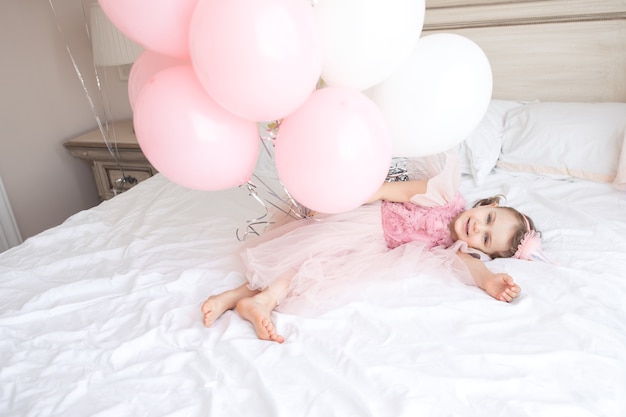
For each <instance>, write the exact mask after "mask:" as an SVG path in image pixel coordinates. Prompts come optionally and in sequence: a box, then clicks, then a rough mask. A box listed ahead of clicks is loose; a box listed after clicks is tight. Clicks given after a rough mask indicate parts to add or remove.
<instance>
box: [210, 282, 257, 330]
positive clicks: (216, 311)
mask: <svg viewBox="0 0 626 417" xmlns="http://www.w3.org/2000/svg"><path fill="white" fill-rule="evenodd" d="M257 293H258V291H256V290H250V289H248V287H247V286H246V285H242V286H240V287H238V288H236V289H234V290H229V291H225V292H223V293H221V294H217V295H212V296H210V297H209V298H207V300H206V301H205V302H204V303H203V304H202V314H203V319H202V323H203V324H204V327H210V326H211V325H212V324H213V323H215V320H217V319H218V317H220V316H221V315H222V314H224V312H225V311H226V310H231V309H233V308H235V306H236V305H237V302H238V301H239V300H241V299H243V298H246V297H251V296H253V295H255V294H257Z"/></svg>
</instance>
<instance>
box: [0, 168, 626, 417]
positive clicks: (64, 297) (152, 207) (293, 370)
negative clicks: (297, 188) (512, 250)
mask: <svg viewBox="0 0 626 417" xmlns="http://www.w3.org/2000/svg"><path fill="white" fill-rule="evenodd" d="M463 190H464V194H465V195H466V196H467V199H468V201H473V200H474V199H476V198H479V197H485V196H489V195H492V194H497V193H503V194H506V195H507V196H508V198H509V203H510V204H511V205H513V206H516V207H518V208H520V209H522V210H523V211H525V212H526V213H527V214H529V215H530V216H531V217H532V218H533V219H534V220H535V222H536V223H537V225H538V227H539V228H540V229H541V230H543V232H544V233H543V234H544V238H545V243H544V248H545V253H546V254H547V255H548V256H549V257H550V258H551V259H552V260H553V261H554V263H555V264H554V265H551V264H545V263H538V262H527V261H519V260H497V261H493V262H491V263H490V264H489V266H490V268H492V269H494V270H502V271H506V272H508V273H510V274H511V275H513V276H514V277H515V278H516V279H517V281H518V282H519V283H520V285H521V286H522V288H523V292H522V295H521V297H520V298H519V299H518V300H517V301H516V302H514V303H512V304H505V303H501V302H498V301H495V300H493V299H491V298H490V297H488V296H486V295H485V294H484V293H482V292H481V291H480V290H479V289H477V288H474V287H471V286H467V285H464V284H462V283H461V282H459V281H458V280H455V279H454V278H451V277H441V276H431V275H428V274H427V273H424V274H420V275H418V276H412V277H406V278H400V279H398V280H394V281H392V282H376V283H371V284H369V285H367V286H364V287H354V288H350V289H349V291H348V292H347V293H345V294H343V295H342V297H344V298H345V299H346V302H345V304H344V305H343V306H341V307H340V308H336V309H332V310H330V311H327V312H324V313H320V314H318V315H312V316H308V315H294V314H286V313H275V316H274V317H275V322H276V325H277V327H278V328H279V331H280V333H281V334H283V335H285V336H286V339H287V340H286V342H285V343H284V344H282V345H279V344H276V343H272V342H264V341H260V340H257V338H256V337H255V335H254V332H253V329H252V327H251V325H250V324H249V323H247V322H246V321H244V320H242V319H240V318H239V317H238V316H237V315H236V313H234V312H227V313H226V314H225V315H224V316H223V317H222V318H220V319H219V320H218V321H217V322H216V323H215V325H214V326H213V327H212V328H210V329H205V328H204V327H202V325H201V320H200V317H201V315H200V305H201V303H202V301H203V300H204V299H205V298H206V297H207V296H208V295H210V294H213V293H217V292H220V291H223V290H225V289H228V288H231V287H234V286H236V285H239V284H240V283H241V282H242V278H241V272H240V270H239V269H240V265H239V262H238V259H237V258H236V257H235V256H234V255H233V253H234V250H235V248H236V246H237V244H238V241H237V239H236V238H235V230H236V228H237V227H241V226H244V225H245V221H246V219H250V218H253V217H255V216H256V215H258V214H260V210H259V206H257V204H256V203H255V202H254V201H253V199H252V198H250V197H248V196H247V195H246V193H245V192H244V191H243V190H239V189H234V190H228V191H224V192H213V193H208V192H198V191H190V190H186V189H183V188H182V187H179V186H177V185H174V184H172V183H170V182H168V181H167V180H166V179H165V178H163V177H162V176H160V175H157V176H156V177H154V178H152V179H150V180H148V181H146V182H144V183H142V184H140V185H138V186H137V187H135V188H134V189H133V190H131V191H129V192H127V193H125V194H123V195H121V196H118V197H116V198H114V199H113V200H111V201H107V202H105V203H103V204H101V205H100V206H98V207H96V208H93V209H91V210H87V211H84V212H81V213H78V214H76V215H74V216H73V217H71V218H70V219H68V220H67V221H66V222H65V223H64V224H62V225H61V226H59V227H56V228H53V229H50V230H48V231H46V232H44V233H41V234H40V235H38V236H36V237H33V238H31V239H28V240H27V241H26V242H25V243H24V244H22V245H21V246H18V247H16V248H13V249H12V250H9V251H8V252H5V253H3V254H1V255H0V381H1V384H0V415H1V416H80V417H84V416H133V417H136V416H219V417H222V416H254V417H261V416H272V417H276V416H284V417H295V416H330V415H337V416H372V417H398V416H407V417H416V416H417V417H420V416H427V417H431V416H432V417H435V416H437V417H439V416H441V417H443V416H463V417H471V416H476V417H495V416H503V417H521V416H532V417H558V416H564V417H592V416H593V417H597V416H607V417H608V416H611V417H614V416H624V415H626V407H625V404H624V400H623V398H624V393H625V392H626V307H625V304H626V194H624V193H618V192H616V191H614V190H613V189H612V188H611V187H610V186H609V185H604V184H597V183H589V182H583V181H577V182H566V181H554V180H549V179H546V178H538V177H532V176H521V177H513V176H512V175H510V174H507V173H505V172H502V171H499V172H496V173H495V174H494V175H492V176H491V177H490V178H488V180H487V181H486V184H485V185H484V186H482V187H481V190H480V191H477V190H474V189H473V187H472V182H471V181H470V180H464V181H463ZM304 307H305V306H304Z"/></svg>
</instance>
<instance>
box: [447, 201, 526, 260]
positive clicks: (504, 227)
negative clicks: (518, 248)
mask: <svg viewBox="0 0 626 417" xmlns="http://www.w3.org/2000/svg"><path fill="white" fill-rule="evenodd" d="M517 227H518V220H517V219H516V218H515V215H514V214H513V213H511V212H510V211H509V210H506V209H503V208H501V207H498V206H496V205H489V206H480V207H474V208H471V209H469V210H467V211H465V212H463V213H461V214H459V215H458V216H457V217H455V218H454V219H453V220H452V222H451V223H450V229H451V230H450V231H451V232H452V238H453V239H454V240H461V241H463V242H465V243H467V245H468V246H469V247H472V248H474V249H478V250H479V251H481V252H484V253H486V254H493V253H496V252H505V251H506V250H508V249H509V244H510V242H511V239H512V238H513V235H514V233H515V230H516V229H517Z"/></svg>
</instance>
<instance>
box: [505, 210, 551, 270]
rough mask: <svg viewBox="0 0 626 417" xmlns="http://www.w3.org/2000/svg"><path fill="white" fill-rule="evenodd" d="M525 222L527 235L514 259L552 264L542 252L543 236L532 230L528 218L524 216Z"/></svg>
mask: <svg viewBox="0 0 626 417" xmlns="http://www.w3.org/2000/svg"><path fill="white" fill-rule="evenodd" d="M522 217H523V218H524V222H525V223H526V229H528V232H526V235H524V238H523V239H522V241H521V242H520V244H519V246H518V247H517V251H516V252H515V254H514V255H513V257H514V258H517V259H524V260H526V261H532V260H538V261H544V262H550V261H549V260H548V259H547V258H546V257H545V255H544V254H543V253H542V252H541V236H540V235H539V233H537V232H536V231H534V230H532V229H531V228H530V223H529V222H528V218H527V217H526V216H524V215H523V214H522Z"/></svg>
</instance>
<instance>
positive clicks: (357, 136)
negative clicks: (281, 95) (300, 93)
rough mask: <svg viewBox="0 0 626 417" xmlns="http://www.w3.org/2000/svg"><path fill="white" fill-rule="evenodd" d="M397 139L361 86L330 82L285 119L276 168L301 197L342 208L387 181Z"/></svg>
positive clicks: (327, 209)
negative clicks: (337, 84) (358, 89)
mask: <svg viewBox="0 0 626 417" xmlns="http://www.w3.org/2000/svg"><path fill="white" fill-rule="evenodd" d="M391 144H392V142H391V135H390V132H389V128H388V126H387V124H386V122H385V119H384V117H383V115H382V113H381V112H380V110H378V107H376V105H375V104H374V103H373V102H372V101H371V100H370V99H368V98H367V97H366V96H365V95H363V94H362V93H360V92H358V91H356V90H351V89H348V88H345V87H328V88H324V89H322V90H318V91H316V92H315V93H313V95H312V96H311V98H309V100H307V102H306V103H305V104H304V105H303V106H302V107H300V108H299V109H298V110H297V111H296V112H294V113H293V114H291V115H290V116H289V117H287V118H285V119H284V120H283V122H282V123H281V125H280V128H279V131H278V138H277V139H276V143H275V161H276V170H277V171H278V176H279V178H280V179H281V181H282V182H283V184H284V185H285V188H286V189H287V190H288V191H289V193H290V194H291V195H292V196H293V197H294V198H295V199H296V201H298V202H300V203H301V204H303V205H305V206H306V207H308V208H310V209H312V210H315V211H319V212H323V213H340V212H344V211H348V210H351V209H353V208H355V207H358V206H359V205H361V204H363V203H364V202H365V201H367V200H368V199H369V198H370V197H371V196H372V195H373V194H374V192H375V191H376V190H377V189H378V187H380V185H381V184H382V183H383V181H384V180H385V177H386V176H387V173H388V171H389V165H390V162H391Z"/></svg>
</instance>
